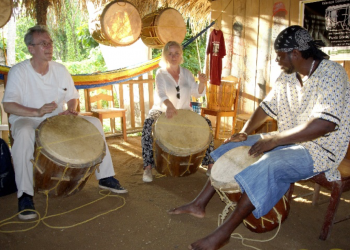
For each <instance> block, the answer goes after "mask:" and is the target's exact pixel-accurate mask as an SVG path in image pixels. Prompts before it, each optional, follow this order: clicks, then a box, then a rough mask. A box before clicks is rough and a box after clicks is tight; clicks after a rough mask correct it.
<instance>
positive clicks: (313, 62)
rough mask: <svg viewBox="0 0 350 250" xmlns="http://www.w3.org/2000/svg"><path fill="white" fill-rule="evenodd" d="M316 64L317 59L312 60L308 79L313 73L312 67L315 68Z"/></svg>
mask: <svg viewBox="0 0 350 250" xmlns="http://www.w3.org/2000/svg"><path fill="white" fill-rule="evenodd" d="M314 64H315V60H313V61H312V64H311V68H310V71H309V75H308V76H307V79H309V78H310V75H311V73H312V69H313V68H314Z"/></svg>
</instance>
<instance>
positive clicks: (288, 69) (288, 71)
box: [283, 53, 295, 74]
mask: <svg viewBox="0 0 350 250" xmlns="http://www.w3.org/2000/svg"><path fill="white" fill-rule="evenodd" d="M291 55H292V54H291V53H288V62H289V66H288V67H285V68H283V72H284V73H286V74H292V73H294V72H295V67H294V65H293V64H292V59H291V58H290V57H291Z"/></svg>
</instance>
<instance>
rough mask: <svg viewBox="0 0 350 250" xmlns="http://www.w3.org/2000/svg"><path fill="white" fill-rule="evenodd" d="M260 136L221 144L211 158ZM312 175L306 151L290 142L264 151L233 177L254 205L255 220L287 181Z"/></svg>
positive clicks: (216, 157)
mask: <svg viewBox="0 0 350 250" xmlns="http://www.w3.org/2000/svg"><path fill="white" fill-rule="evenodd" d="M260 138H261V135H260V134H257V135H251V136H248V139H247V140H246V141H243V142H230V143H227V144H223V145H221V146H220V147H219V148H218V149H216V150H215V151H213V152H212V153H211V157H212V158H213V159H214V161H216V160H217V159H218V158H219V157H220V156H222V155H223V154H225V153H226V152H227V151H229V150H231V149H233V148H236V147H239V146H252V145H254V144H255V142H257V141H258V140H259V139H260ZM214 167H215V164H214ZM316 174H317V173H314V172H313V160H312V158H311V155H310V154H309V152H308V151H307V150H306V149H305V148H304V147H303V146H300V145H297V144H291V145H287V146H279V147H276V148H274V149H272V150H271V151H268V152H265V153H264V155H263V156H262V157H261V158H260V159H259V160H258V161H256V162H255V163H254V164H252V165H250V166H248V167H247V168H245V169H244V170H242V171H241V172H240V173H238V174H236V176H235V180H236V181H237V183H238V184H239V185H240V188H241V190H242V192H246V194H247V195H248V197H249V199H250V201H251V202H252V204H253V205H254V206H255V210H254V211H253V214H254V216H255V218H257V219H258V218H260V217H262V216H264V215H265V214H267V213H268V212H269V211H270V210H271V209H272V208H273V207H274V206H275V204H276V203H277V202H278V201H279V200H280V199H281V198H282V197H283V195H284V194H285V193H286V192H287V190H288V188H289V186H290V184H291V183H294V182H296V181H299V180H302V179H308V178H310V177H312V176H314V175H316Z"/></svg>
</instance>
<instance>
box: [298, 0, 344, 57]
mask: <svg viewBox="0 0 350 250" xmlns="http://www.w3.org/2000/svg"><path fill="white" fill-rule="evenodd" d="M299 8H300V18H299V23H300V25H301V26H303V27H304V28H306V29H307V30H308V31H309V32H310V34H311V36H312V37H313V38H314V40H316V41H319V42H322V43H323V46H322V50H323V51H324V52H325V53H327V54H328V55H329V56H330V57H331V58H330V59H331V60H349V59H350V0H323V1H320V0H306V1H301V2H300V6H299Z"/></svg>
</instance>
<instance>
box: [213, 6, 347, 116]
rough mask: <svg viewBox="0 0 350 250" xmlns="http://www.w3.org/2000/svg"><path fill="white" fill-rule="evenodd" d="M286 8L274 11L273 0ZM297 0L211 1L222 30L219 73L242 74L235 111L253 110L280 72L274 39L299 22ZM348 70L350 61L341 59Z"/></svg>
mask: <svg viewBox="0 0 350 250" xmlns="http://www.w3.org/2000/svg"><path fill="white" fill-rule="evenodd" d="M278 2H282V3H283V4H284V6H285V9H286V10H287V12H283V11H280V12H278V13H277V14H276V15H273V7H274V4H275V3H278ZM299 2H300V1H299V0H217V1H213V2H212V7H211V9H212V11H211V18H212V21H214V20H216V21H217V24H215V26H214V27H213V28H216V29H221V30H222V31H223V33H224V38H225V45H226V56H225V57H224V58H223V73H222V76H223V77H224V76H227V75H233V76H236V77H241V78H242V84H241V92H240V95H241V97H240V100H239V105H238V113H252V112H253V111H254V110H255V109H256V108H257V107H258V105H259V103H260V102H261V100H262V99H263V98H264V97H265V96H266V94H267V93H268V92H269V90H270V89H271V87H272V86H273V84H274V82H275V80H276V78H277V77H278V75H279V73H280V67H279V66H278V64H277V63H276V62H275V58H276V55H275V52H274V50H273V42H274V40H275V38H276V36H277V35H278V33H279V32H280V31H281V30H283V29H284V28H286V27H288V26H290V25H296V24H299ZM340 63H342V65H343V66H344V68H345V69H346V70H347V72H348V75H349V73H350V62H349V61H344V62H340Z"/></svg>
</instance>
